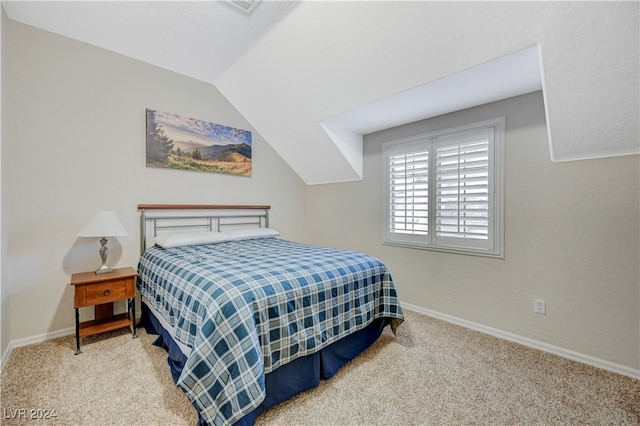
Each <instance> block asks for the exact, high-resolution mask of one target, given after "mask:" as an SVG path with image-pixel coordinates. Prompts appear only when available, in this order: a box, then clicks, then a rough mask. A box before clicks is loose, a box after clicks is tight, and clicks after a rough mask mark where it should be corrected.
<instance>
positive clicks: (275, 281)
mask: <svg viewBox="0 0 640 426" xmlns="http://www.w3.org/2000/svg"><path fill="white" fill-rule="evenodd" d="M138 273H139V277H138V288H139V289H140V292H141V294H142V296H143V297H144V298H145V299H146V301H147V303H150V304H152V305H153V307H155V308H156V309H157V310H158V311H159V312H161V313H162V315H163V316H164V319H165V320H167V322H169V324H171V325H172V326H174V327H175V332H176V335H175V337H176V339H177V340H178V341H180V342H181V343H183V344H185V345H187V346H188V347H190V348H192V350H191V354H190V355H189V356H188V359H187V362H186V365H185V368H184V370H183V371H182V374H181V376H180V378H179V380H178V386H180V387H181V388H182V389H183V390H184V391H185V393H186V395H187V396H188V397H189V399H190V400H191V401H192V403H193V404H194V405H195V406H196V407H197V409H198V411H199V412H200V414H201V415H202V417H203V418H204V420H206V421H207V422H208V423H209V424H216V425H227V424H233V423H234V422H236V421H237V420H239V419H240V418H242V417H243V416H244V415H245V414H247V413H249V412H251V411H252V410H253V409H255V408H256V407H257V406H259V405H260V403H261V402H262V400H263V399H264V397H265V390H264V388H265V386H264V375H265V374H267V373H269V372H271V371H273V370H275V369H276V368H278V367H279V366H281V365H284V364H286V363H287V362H289V361H291V360H293V359H295V358H297V357H300V356H304V355H309V354H312V353H314V352H317V351H318V350H320V349H322V348H324V347H326V346H328V345H329V344H331V343H333V342H335V341H337V340H338V339H340V338H342V337H345V336H347V335H348V334H350V333H352V332H354V331H357V330H360V329H362V328H364V327H366V326H367V325H369V324H370V323H371V322H372V321H373V320H374V319H376V318H382V317H384V318H390V319H391V326H392V328H393V330H394V331H395V328H396V327H397V326H398V325H399V324H400V323H401V322H402V321H403V315H402V310H401V308H400V305H399V302H398V298H397V295H396V291H395V288H394V286H393V282H392V280H391V276H390V274H389V272H388V270H387V268H386V267H385V265H384V264H383V263H382V262H381V261H379V260H378V259H376V258H374V257H372V256H369V255H366V254H363V253H357V252H351V251H344V250H336V249H328V248H323V247H317V246H311V245H305V244H300V243H294V242H290V241H286V240H282V239H276V238H267V239H253V240H243V241H230V242H224V243H220V244H209V245H197V246H185V247H177V248H172V249H163V248H160V247H158V246H154V247H152V248H150V249H148V250H146V251H145V253H144V254H143V256H142V258H141V260H140V264H139V267H138Z"/></svg>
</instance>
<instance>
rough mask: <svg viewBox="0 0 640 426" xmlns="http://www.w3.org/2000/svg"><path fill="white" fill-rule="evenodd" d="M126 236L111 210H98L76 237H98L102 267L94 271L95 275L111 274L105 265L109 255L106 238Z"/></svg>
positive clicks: (122, 226)
mask: <svg viewBox="0 0 640 426" xmlns="http://www.w3.org/2000/svg"><path fill="white" fill-rule="evenodd" d="M125 235H127V230H126V229H125V228H124V225H122V222H120V219H119V218H118V215H117V214H116V213H115V212H112V211H111V210H99V211H96V212H93V214H91V216H89V219H87V221H86V222H85V223H84V225H83V226H82V228H80V232H78V237H100V250H99V251H98V253H99V254H100V259H102V265H101V266H100V267H99V268H98V270H96V274H107V273H109V272H112V271H113V269H111V268H110V267H109V266H108V265H107V256H108V255H109V249H108V248H107V237H122V236H125Z"/></svg>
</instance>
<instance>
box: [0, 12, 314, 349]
mask: <svg viewBox="0 0 640 426" xmlns="http://www.w3.org/2000/svg"><path fill="white" fill-rule="evenodd" d="M7 27H8V28H7V31H8V43H7V47H8V49H7V52H5V54H6V55H7V57H8V58H9V60H8V61H6V62H5V63H4V64H3V65H4V69H3V72H5V73H6V75H5V79H6V80H7V82H8V84H7V87H6V88H5V89H6V90H5V91H4V92H3V96H4V97H5V99H4V100H5V105H6V107H7V109H6V110H3V121H4V122H3V124H4V125H5V128H4V129H3V130H4V136H5V137H4V138H3V150H4V152H3V156H4V157H6V159H7V161H6V164H5V166H6V170H3V178H4V179H6V180H7V182H4V185H3V187H4V188H3V189H4V190H3V196H4V201H6V205H5V206H4V212H3V219H4V220H6V221H7V223H8V252H7V255H6V258H5V259H3V270H4V269H5V268H6V270H7V277H6V278H7V280H8V283H6V282H4V281H3V291H4V290H7V288H9V289H10V290H9V291H10V293H11V296H10V298H11V306H10V316H9V318H10V325H9V328H10V340H11V341H15V340H17V339H21V338H28V337H32V336H37V335H39V334H43V333H48V332H55V331H57V330H61V329H64V328H68V327H72V326H73V324H74V322H73V321H74V320H73V318H74V315H73V309H72V307H73V291H72V288H71V286H70V285H69V279H70V275H71V274H72V273H74V272H81V271H87V270H92V269H95V268H97V267H98V266H99V263H100V262H99V258H98V248H99V244H98V242H97V240H96V241H91V240H90V239H85V238H83V239H78V238H76V234H77V232H78V230H79V229H80V227H81V226H82V223H83V221H84V220H85V219H86V218H87V217H88V216H89V214H90V213H91V212H92V211H93V210H98V209H112V210H115V211H116V212H117V213H118V215H119V216H120V218H121V219H122V221H123V222H124V225H125V227H126V228H127V230H128V232H129V236H127V237H120V238H118V239H111V240H110V247H111V252H110V255H109V259H110V263H111V264H112V265H113V266H134V267H135V266H136V265H137V260H138V256H139V243H138V229H139V226H138V217H139V216H138V212H137V210H136V205H137V204H138V203H212V204H242V203H244V204H271V205H272V215H271V218H272V220H271V224H272V226H273V227H274V228H277V229H279V230H280V231H281V232H282V234H283V235H284V236H285V237H288V238H292V239H296V238H297V239H299V238H300V236H301V232H302V231H303V224H304V223H303V220H304V208H305V201H304V200H305V186H304V184H303V183H302V181H301V180H300V179H299V178H298V177H297V175H295V174H294V173H293V172H292V171H291V169H290V168H289V167H288V166H287V165H286V163H284V162H283V160H282V159H281V158H280V157H279V156H278V155H277V154H276V153H275V152H274V151H273V150H272V149H271V147H270V146H269V145H268V144H267V143H266V142H265V141H264V139H263V138H262V137H261V136H260V135H259V134H257V133H256V132H255V130H254V129H253V128H252V127H251V126H250V124H249V123H248V122H247V121H246V120H245V119H244V118H243V117H242V116H241V115H240V114H239V113H238V112H237V110H236V109H235V108H234V107H233V106H232V105H231V104H229V102H228V101H227V100H226V99H225V98H224V97H223V96H222V95H221V94H220V93H219V92H218V91H217V90H216V88H215V87H213V86H211V85H209V84H205V83H202V82H199V81H196V80H193V79H190V78H187V77H184V76H181V75H178V74H175V73H172V72H169V71H166V70H162V69H160V68H157V67H154V66H150V65H147V64H145V63H142V62H139V61H136V60H133V59H129V58H126V57H123V56H120V55H117V54H114V53H111V52H108V51H106V50H102V49H99V48H96V47H92V46H90V45H87V44H83V43H79V42H76V41H73V40H70V39H66V38H63V37H60V36H57V35H54V34H51V33H48V32H44V31H41V30H38V29H35V28H33V27H29V26H26V25H23V24H20V23H17V22H15V21H8V25H7ZM212 53H215V52H212ZM145 108H152V109H157V110H161V111H166V112H172V113H176V114H180V115H184V116H188V117H193V118H198V119H203V120H207V121H213V122H216V123H221V124H225V125H228V126H232V127H239V128H242V129H248V130H252V131H253V135H252V136H253V159H254V168H253V176H252V177H250V178H248V177H238V176H230V175H219V174H208V173H197V172H187V171H174V170H166V169H152V168H146V167H145ZM3 307H5V306H3ZM3 313H4V312H3ZM85 314H86V312H84V313H83V315H85ZM3 323H4V321H3ZM4 338H5V337H4V335H3V339H4Z"/></svg>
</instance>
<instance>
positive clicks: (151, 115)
mask: <svg viewBox="0 0 640 426" xmlns="http://www.w3.org/2000/svg"><path fill="white" fill-rule="evenodd" d="M172 149H173V141H172V140H171V139H169V138H168V137H167V136H166V135H165V134H164V132H163V131H162V129H160V127H159V126H158V122H157V121H156V118H155V111H153V110H150V109H148V110H147V165H159V164H161V165H165V164H167V162H168V159H169V153H170V152H171V150H172Z"/></svg>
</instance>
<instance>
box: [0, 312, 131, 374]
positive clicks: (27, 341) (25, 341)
mask: <svg viewBox="0 0 640 426" xmlns="http://www.w3.org/2000/svg"><path fill="white" fill-rule="evenodd" d="M141 316H142V314H141V313H139V312H138V313H137V314H136V324H137V323H138V322H140V317H141ZM75 332H76V328H75V327H69V328H63V329H62V330H57V331H51V332H49V333H43V334H38V335H37V336H31V337H25V338H22V339H17V340H12V341H11V342H9V344H8V345H7V349H5V351H4V353H3V354H2V360H1V361H0V371H2V370H3V369H4V365H5V364H6V362H7V360H8V359H9V356H10V355H11V351H13V350H14V349H15V348H19V347H21V346H27V345H32V344H34V343H42V342H44V341H46V340H50V339H55V338H57V337H62V336H68V335H70V334H75Z"/></svg>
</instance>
